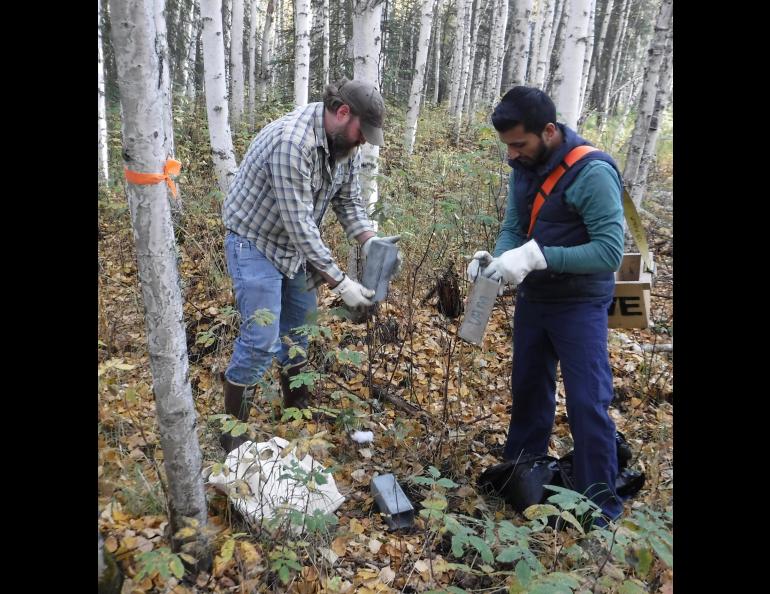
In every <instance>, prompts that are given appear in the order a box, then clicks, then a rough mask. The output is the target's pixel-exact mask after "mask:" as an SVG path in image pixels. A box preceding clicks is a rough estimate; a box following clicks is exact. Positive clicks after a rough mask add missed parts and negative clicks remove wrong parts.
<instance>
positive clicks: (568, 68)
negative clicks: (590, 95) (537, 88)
mask: <svg viewBox="0 0 770 594" xmlns="http://www.w3.org/2000/svg"><path fill="white" fill-rule="evenodd" d="M590 8H591V0H571V1H568V2H565V8H564V11H565V12H564V18H565V19H567V20H566V21H565V36H564V46H563V49H562V52H561V58H560V60H559V67H558V69H557V72H556V74H555V75H554V85H553V92H552V94H551V96H552V97H553V100H554V103H555V104H556V109H557V111H558V112H559V113H560V114H561V118H560V119H561V121H563V122H564V123H566V124H567V125H568V126H569V127H570V128H573V129H576V128H577V121H578V117H579V116H580V113H579V111H578V110H579V108H580V83H581V81H582V80H583V63H584V61H585V53H586V43H587V37H588V21H589V10H590ZM567 11H569V12H567Z"/></svg>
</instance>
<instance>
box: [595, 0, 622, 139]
mask: <svg viewBox="0 0 770 594" xmlns="http://www.w3.org/2000/svg"><path fill="white" fill-rule="evenodd" d="M629 5H630V0H623V3H622V5H621V7H620V13H619V15H618V18H617V22H616V26H615V31H614V34H613V36H612V39H611V43H610V48H609V49H610V53H609V55H608V61H607V70H606V72H605V73H604V81H603V85H602V91H601V94H600V100H599V105H598V112H599V115H598V124H599V130H600V133H601V134H603V133H604V129H605V127H606V125H607V116H608V115H609V114H608V107H609V104H610V93H611V92H612V88H613V87H612V80H613V78H614V71H615V70H616V68H615V64H616V63H617V58H618V51H619V49H620V45H621V43H622V38H623V30H624V29H625V23H626V22H627V21H628V9H629Z"/></svg>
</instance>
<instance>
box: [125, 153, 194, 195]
mask: <svg viewBox="0 0 770 594" xmlns="http://www.w3.org/2000/svg"><path fill="white" fill-rule="evenodd" d="M180 171H182V163H180V162H179V161H177V160H176V159H168V160H167V161H166V163H165V165H164V166H163V173H137V172H136V171H130V170H129V169H128V167H124V172H125V175H126V181H128V182H130V183H132V184H140V185H146V184H159V183H160V182H162V181H164V180H165V181H166V183H167V184H168V187H169V188H171V194H172V195H173V196H174V198H176V184H175V183H174V180H172V179H171V177H169V176H171V175H179V172H180Z"/></svg>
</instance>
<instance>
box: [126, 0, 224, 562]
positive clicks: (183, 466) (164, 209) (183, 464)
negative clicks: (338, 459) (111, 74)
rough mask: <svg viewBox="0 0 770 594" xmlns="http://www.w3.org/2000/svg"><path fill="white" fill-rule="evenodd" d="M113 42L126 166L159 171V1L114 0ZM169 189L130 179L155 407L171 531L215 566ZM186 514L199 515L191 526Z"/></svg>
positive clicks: (176, 544)
mask: <svg viewBox="0 0 770 594" xmlns="http://www.w3.org/2000/svg"><path fill="white" fill-rule="evenodd" d="M111 11H112V15H111V16H112V43H113V47H114V49H115V60H116V64H117V68H118V87H119V89H120V104H121V110H122V132H123V159H124V163H125V166H126V168H127V169H130V170H131V171H134V172H140V173H160V172H162V171H163V169H164V164H165V162H166V155H165V149H164V146H163V138H162V134H160V133H159V132H161V131H162V130H163V125H164V124H163V109H162V102H163V99H162V96H161V94H160V93H159V90H158V80H160V64H159V56H158V53H157V48H158V45H159V38H158V36H157V31H156V29H155V21H154V15H153V12H154V2H153V0H112V2H111ZM168 192H169V189H168V187H167V186H166V184H165V183H156V184H149V185H135V184H133V183H127V184H126V195H127V197H128V203H129V207H130V211H131V223H132V226H133V230H134V244H135V246H136V253H137V261H138V262H137V263H138V271H139V282H140V284H141V287H142V298H143V301H144V309H145V324H146V329H147V342H148V351H149V355H150V367H151V370H152V378H153V391H154V394H155V408H156V413H157V416H158V426H159V429H160V443H161V447H162V448H163V459H164V462H163V465H164V468H165V470H166V475H167V478H168V498H169V501H168V508H169V521H170V526H171V534H172V535H176V534H177V532H178V531H179V530H180V529H181V528H185V527H187V528H191V529H192V531H193V532H194V535H193V536H192V537H191V538H190V539H189V540H187V542H185V543H183V542H181V541H180V540H178V539H177V538H176V537H175V536H174V537H172V540H171V545H172V548H173V550H175V551H180V550H183V551H184V552H186V553H188V554H191V555H193V556H194V557H195V558H196V559H197V560H198V566H199V567H200V566H201V565H203V566H210V559H211V558H210V552H209V544H208V541H207V538H206V536H205V532H204V530H205V527H206V522H207V517H208V514H207V507H206V497H205V494H204V489H203V478H202V476H201V451H200V447H199V445H198V436H197V433H196V423H197V418H196V412H195V406H194V403H193V398H192V390H191V388H190V379H189V364H188V359H187V346H186V340H185V329H184V324H183V314H182V295H181V293H180V290H179V275H178V271H177V267H176V246H175V244H174V233H173V229H172V226H171V212H170V209H169V199H168V198H169V197H168ZM188 518H191V519H193V520H194V521H195V523H194V524H191V523H190V521H189V520H188Z"/></svg>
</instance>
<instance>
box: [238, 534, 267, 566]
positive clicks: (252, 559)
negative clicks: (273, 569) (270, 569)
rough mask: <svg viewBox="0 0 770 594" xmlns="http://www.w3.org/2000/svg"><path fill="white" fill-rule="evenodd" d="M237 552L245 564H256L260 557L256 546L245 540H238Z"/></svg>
mask: <svg viewBox="0 0 770 594" xmlns="http://www.w3.org/2000/svg"><path fill="white" fill-rule="evenodd" d="M238 553H239V554H240V556H241V559H243V562H244V563H245V564H246V565H256V564H257V563H258V562H259V560H260V559H261V558H262V555H261V554H260V552H259V551H258V550H257V547H255V546H254V545H253V544H251V543H250V542H247V541H245V540H241V541H238Z"/></svg>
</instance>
